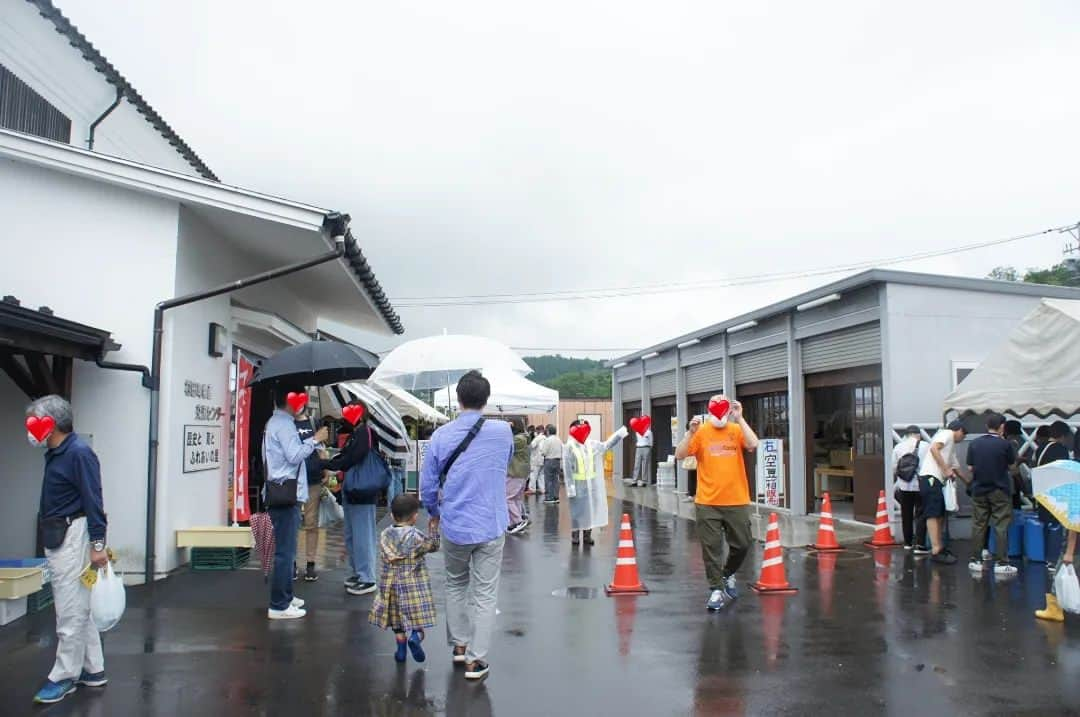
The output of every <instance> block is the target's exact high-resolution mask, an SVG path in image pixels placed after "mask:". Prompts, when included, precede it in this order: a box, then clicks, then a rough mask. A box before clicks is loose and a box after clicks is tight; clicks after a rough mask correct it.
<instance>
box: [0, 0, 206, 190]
mask: <svg viewBox="0 0 1080 717" xmlns="http://www.w3.org/2000/svg"><path fill="white" fill-rule="evenodd" d="M91 41H92V38H91ZM0 64H2V65H4V66H5V67H7V68H8V69H9V70H11V71H12V72H13V73H15V75H16V76H18V78H19V79H21V80H22V81H23V82H25V83H26V84H28V85H30V87H32V88H33V89H34V91H35V92H37V93H38V94H40V95H41V96H42V97H44V98H45V99H46V100H48V101H49V103H50V104H52V105H53V106H54V107H56V108H57V109H58V110H60V111H61V112H63V113H64V114H65V115H67V117H68V118H70V119H71V144H72V145H74V146H76V147H80V148H83V149H85V148H86V139H87V136H88V132H89V129H90V124H91V123H92V122H93V121H94V120H95V119H97V118H98V117H99V116H101V114H102V113H103V112H104V111H105V110H106V109H108V107H109V105H111V104H112V102H113V101H114V100H115V99H116V88H115V87H114V86H113V85H111V84H109V83H108V82H107V81H106V80H105V75H103V74H101V73H100V72H98V71H97V70H95V69H94V67H93V66H92V65H91V64H90V63H89V62H87V61H86V59H85V58H83V56H82V54H81V53H80V52H79V50H77V49H76V48H74V47H72V46H71V44H70V42H68V38H67V37H66V36H65V35H61V34H60V33H58V32H57V31H56V28H55V27H54V26H53V24H52V22H51V21H49V20H47V19H45V18H43V17H41V16H40V15H39V14H38V11H37V8H35V7H34V6H33V5H31V4H30V3H28V2H26V0H0ZM119 69H120V71H121V72H123V68H119ZM143 96H144V97H146V98H147V99H148V101H150V102H151V103H152V102H153V100H152V94H151V95H147V94H146V93H143ZM94 150H95V151H97V152H101V153H103V154H110V155H113V156H117V157H123V158H125V159H130V160H134V161H136V162H141V163H144V164H150V165H153V166H155V167H162V168H164V169H171V170H173V171H176V172H183V173H184V174H190V175H193V176H198V172H197V171H196V170H195V168H194V167H192V166H191V164H189V163H188V162H187V160H185V159H184V158H183V157H182V156H181V155H180V153H179V152H177V151H176V149H175V148H174V147H173V146H172V145H170V144H169V143H168V141H166V139H165V138H164V137H163V136H162V135H161V134H160V133H159V132H158V131H157V130H156V129H154V127H153V126H152V125H151V124H150V123H149V122H147V121H146V119H145V118H144V117H143V116H142V115H140V114H139V113H138V112H137V111H136V110H135V108H134V107H133V106H132V105H130V104H129V103H128V102H127V101H124V102H122V103H121V104H120V106H118V107H117V108H116V110H115V111H114V112H113V113H112V114H110V115H109V116H108V117H107V118H106V119H105V120H104V121H103V122H102V123H101V124H100V125H99V126H98V129H97V133H96V138H95V143H94Z"/></svg>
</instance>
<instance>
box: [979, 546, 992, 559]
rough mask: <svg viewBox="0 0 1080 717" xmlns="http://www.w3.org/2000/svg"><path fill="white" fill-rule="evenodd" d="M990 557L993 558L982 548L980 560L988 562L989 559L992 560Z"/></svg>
mask: <svg viewBox="0 0 1080 717" xmlns="http://www.w3.org/2000/svg"><path fill="white" fill-rule="evenodd" d="M992 557H994V556H993V555H991V554H990V551H989V550H987V549H986V548H983V551H982V559H983V560H989V559H990V558H992Z"/></svg>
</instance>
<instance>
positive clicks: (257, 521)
mask: <svg viewBox="0 0 1080 717" xmlns="http://www.w3.org/2000/svg"><path fill="white" fill-rule="evenodd" d="M251 536H252V537H253V538H254V539H255V548H256V549H257V550H258V551H259V555H260V556H261V558H262V569H263V577H264V578H265V577H268V576H269V575H270V565H271V564H272V563H273V562H274V523H273V521H271V520H270V514H269V513H252V514H251Z"/></svg>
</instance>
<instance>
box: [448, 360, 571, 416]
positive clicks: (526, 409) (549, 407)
mask: <svg viewBox="0 0 1080 717" xmlns="http://www.w3.org/2000/svg"><path fill="white" fill-rule="evenodd" d="M484 377H485V378H486V379H487V380H488V381H490V382H491V397H490V398H488V405H487V408H485V409H484V412H485V413H495V414H498V413H502V414H520V413H550V412H551V411H553V410H555V408H556V407H557V406H558V405H559V392H558V391H556V390H554V389H551V388H548V387H546V386H541V385H540V384H538V383H534V382H532V381H530V380H529V379H527V378H525V377H524V376H521V375H518V374H516V373H511V372H509V371H486V372H484ZM456 389H457V386H456V385H455V386H451V387H450V389H449V392H448V391H447V389H445V388H443V389H439V390H438V391H437V392H436V393H435V405H436V406H437V407H440V408H446V409H449V408H450V407H452V406H455V405H457V390H456Z"/></svg>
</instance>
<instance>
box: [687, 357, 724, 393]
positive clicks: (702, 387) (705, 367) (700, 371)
mask: <svg viewBox="0 0 1080 717" xmlns="http://www.w3.org/2000/svg"><path fill="white" fill-rule="evenodd" d="M683 375H684V376H686V392H687V393H709V392H712V393H723V391H724V361H723V359H721V360H720V361H707V362H705V363H699V364H697V365H696V366H688V367H687V368H685V369H684V370H683Z"/></svg>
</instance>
